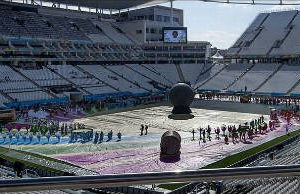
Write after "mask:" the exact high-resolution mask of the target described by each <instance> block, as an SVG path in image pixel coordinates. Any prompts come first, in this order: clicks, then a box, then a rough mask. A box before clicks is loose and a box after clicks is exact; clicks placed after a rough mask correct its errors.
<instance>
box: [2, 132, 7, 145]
mask: <svg viewBox="0 0 300 194" xmlns="http://www.w3.org/2000/svg"><path fill="white" fill-rule="evenodd" d="M6 135H7V134H6V133H3V135H2V138H3V143H4V142H5V140H6Z"/></svg>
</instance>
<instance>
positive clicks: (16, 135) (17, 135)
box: [15, 132, 20, 142]
mask: <svg viewBox="0 0 300 194" xmlns="http://www.w3.org/2000/svg"><path fill="white" fill-rule="evenodd" d="M15 137H16V139H17V142H18V141H19V139H20V133H19V132H17V133H16V134H15Z"/></svg>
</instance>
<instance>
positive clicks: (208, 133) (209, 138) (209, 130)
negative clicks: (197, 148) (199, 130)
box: [206, 125, 211, 141]
mask: <svg viewBox="0 0 300 194" xmlns="http://www.w3.org/2000/svg"><path fill="white" fill-rule="evenodd" d="M206 132H207V138H208V141H211V136H210V134H211V128H210V126H209V125H208V126H207V130H206Z"/></svg>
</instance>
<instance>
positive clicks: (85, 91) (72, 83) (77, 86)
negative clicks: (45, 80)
mask: <svg viewBox="0 0 300 194" xmlns="http://www.w3.org/2000/svg"><path fill="white" fill-rule="evenodd" d="M44 67H45V68H47V69H48V70H49V71H51V72H53V73H54V74H56V75H57V76H58V77H60V78H61V79H63V80H65V81H67V82H69V83H70V84H71V85H72V86H74V87H76V88H78V89H79V90H81V91H82V92H84V93H86V94H89V95H92V93H91V92H89V91H87V90H85V89H84V88H83V87H80V86H79V85H77V84H75V83H74V82H72V81H71V80H69V79H68V78H66V77H64V76H62V75H61V74H59V73H58V72H56V71H55V70H53V69H51V68H49V67H48V66H46V65H45V66H44Z"/></svg>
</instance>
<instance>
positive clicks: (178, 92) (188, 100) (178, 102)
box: [170, 83, 195, 114]
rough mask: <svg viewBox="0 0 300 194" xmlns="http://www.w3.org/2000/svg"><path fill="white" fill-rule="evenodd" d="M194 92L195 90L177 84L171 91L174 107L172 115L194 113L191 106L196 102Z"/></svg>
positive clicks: (183, 84)
mask: <svg viewBox="0 0 300 194" xmlns="http://www.w3.org/2000/svg"><path fill="white" fill-rule="evenodd" d="M194 96H195V94H194V91H193V89H192V88H191V87H190V86H189V85H187V84H185V83H178V84H175V85H174V86H173V87H172V88H171V91H170V101H171V104H172V105H173V106H174V108H173V110H172V113H173V114H190V113H192V111H191V109H190V107H189V106H190V105H191V104H192V102H193V100H194Z"/></svg>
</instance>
